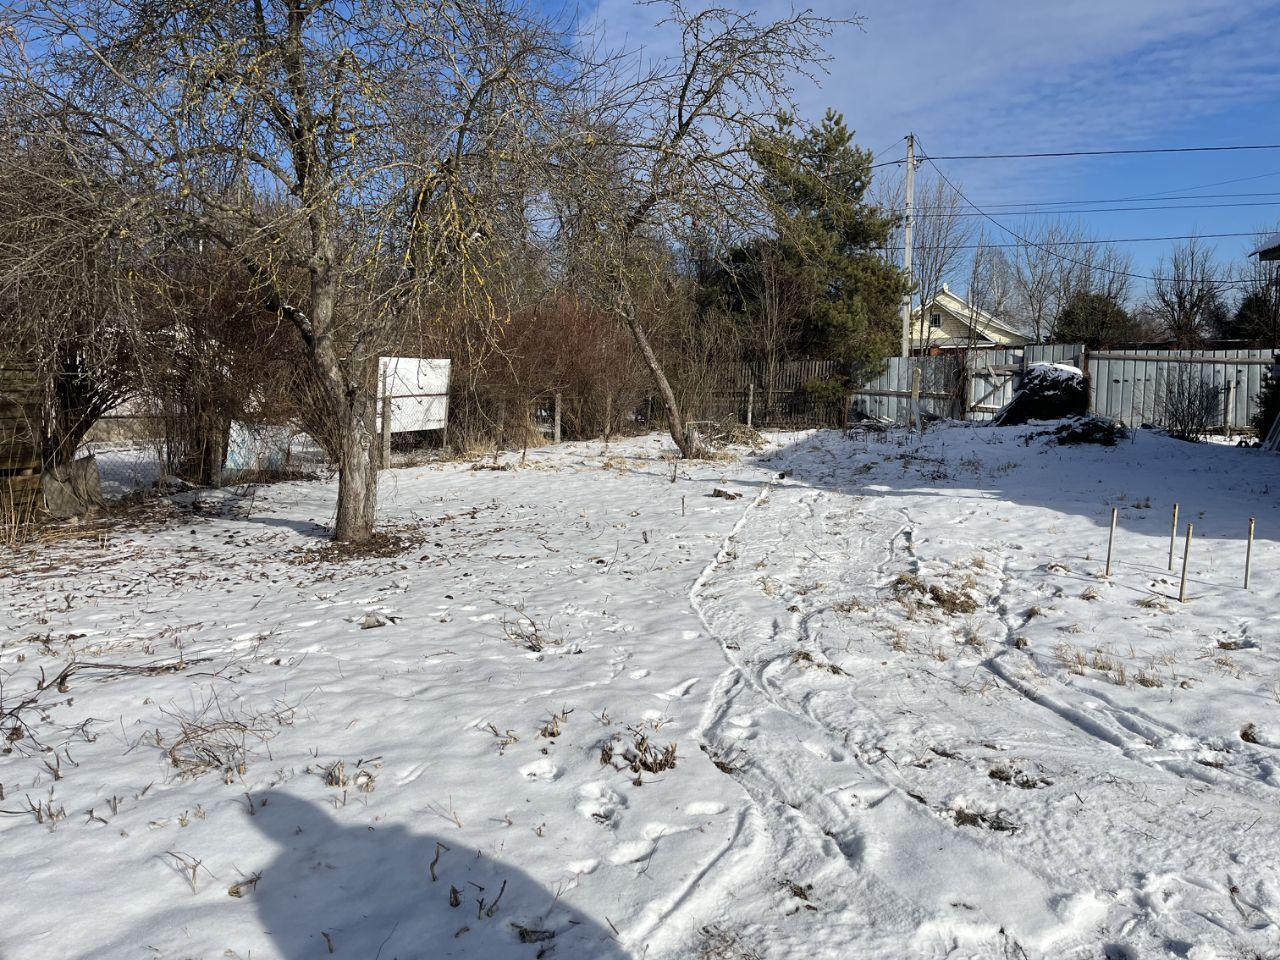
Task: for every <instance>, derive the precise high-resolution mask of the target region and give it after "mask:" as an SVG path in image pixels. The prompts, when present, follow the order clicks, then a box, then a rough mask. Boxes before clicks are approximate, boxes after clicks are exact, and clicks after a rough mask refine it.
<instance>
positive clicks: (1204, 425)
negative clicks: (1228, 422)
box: [1160, 369, 1223, 442]
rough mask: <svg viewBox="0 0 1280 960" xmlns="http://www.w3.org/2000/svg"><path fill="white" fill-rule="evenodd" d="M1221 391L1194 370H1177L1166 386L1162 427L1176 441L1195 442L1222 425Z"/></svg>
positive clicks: (1162, 406) (1162, 407) (1161, 406)
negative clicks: (1219, 424)
mask: <svg viewBox="0 0 1280 960" xmlns="http://www.w3.org/2000/svg"><path fill="white" fill-rule="evenodd" d="M1222 416H1223V410H1222V388H1221V387H1218V386H1214V385H1213V384H1212V383H1210V382H1209V381H1207V380H1204V379H1202V378H1201V377H1200V375H1199V374H1198V373H1196V371H1194V370H1187V369H1183V370H1179V371H1178V372H1177V373H1174V374H1172V375H1171V376H1170V377H1169V380H1168V382H1167V383H1166V384H1165V391H1164V398H1163V402H1162V403H1161V404H1160V419H1161V424H1162V426H1164V428H1165V429H1166V430H1168V431H1169V433H1170V434H1171V435H1172V436H1175V437H1177V438H1178V439H1179V440H1189V441H1192V442H1194V441H1197V440H1199V439H1200V438H1201V437H1203V436H1204V435H1205V434H1206V433H1208V432H1209V428H1210V427H1213V426H1215V425H1217V424H1218V423H1220V422H1221V420H1222Z"/></svg>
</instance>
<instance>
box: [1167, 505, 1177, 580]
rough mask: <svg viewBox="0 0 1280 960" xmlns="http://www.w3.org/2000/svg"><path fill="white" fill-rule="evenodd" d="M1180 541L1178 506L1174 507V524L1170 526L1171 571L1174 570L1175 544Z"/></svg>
mask: <svg viewBox="0 0 1280 960" xmlns="http://www.w3.org/2000/svg"><path fill="white" fill-rule="evenodd" d="M1177 539H1178V505H1177V504H1176V503H1175V504H1174V505H1173V523H1171V524H1169V569H1170V570H1172V569H1173V544H1174V541H1176V540H1177Z"/></svg>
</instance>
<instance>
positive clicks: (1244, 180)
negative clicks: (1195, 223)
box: [1125, 170, 1280, 200]
mask: <svg viewBox="0 0 1280 960" xmlns="http://www.w3.org/2000/svg"><path fill="white" fill-rule="evenodd" d="M1268 177H1280V170H1272V171H1271V172H1270V173H1255V174H1254V175H1253V176H1250V177H1233V178H1232V179H1230V180H1214V181H1212V182H1210V183H1198V184H1195V185H1194V186H1190V187H1174V188H1173V189H1172V190H1166V191H1164V193H1177V192H1178V191H1179V190H1203V189H1204V188H1206V187H1225V186H1227V185H1228V184H1232V183H1248V182H1250V181H1252V180H1266V179H1267V178H1268ZM1162 196H1163V194H1156V195H1155V196H1154V197H1126V198H1125V199H1126V200H1150V199H1158V198H1160V197H1162Z"/></svg>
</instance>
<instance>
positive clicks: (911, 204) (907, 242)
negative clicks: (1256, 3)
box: [902, 133, 916, 357]
mask: <svg viewBox="0 0 1280 960" xmlns="http://www.w3.org/2000/svg"><path fill="white" fill-rule="evenodd" d="M906 186H907V190H906V193H907V197H906V199H907V203H906V211H905V212H904V215H903V218H902V272H903V273H905V274H906V275H907V285H908V289H907V292H906V293H905V294H904V295H903V297H902V355H903V356H904V357H909V356H911V289H910V285H911V282H912V277H911V238H912V231H913V229H914V227H915V197H916V137H915V134H914V133H908V134H907V185H906Z"/></svg>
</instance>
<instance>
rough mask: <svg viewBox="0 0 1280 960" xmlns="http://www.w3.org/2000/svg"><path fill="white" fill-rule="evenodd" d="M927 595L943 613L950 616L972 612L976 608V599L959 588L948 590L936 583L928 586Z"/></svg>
mask: <svg viewBox="0 0 1280 960" xmlns="http://www.w3.org/2000/svg"><path fill="white" fill-rule="evenodd" d="M929 596H930V597H931V598H932V599H933V602H934V603H936V604H937V605H938V606H939V607H940V608H941V609H942V610H943V612H944V613H948V614H951V615H952V616H956V615H957V614H965V613H974V612H975V611H976V610H977V609H978V603H977V601H976V600H974V599H973V597H971V596H969V594H967V593H965V592H964V591H961V590H948V589H946V588H945V587H943V586H940V585H939V584H936V583H935V584H934V585H933V586H931V587H930V588H929Z"/></svg>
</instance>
